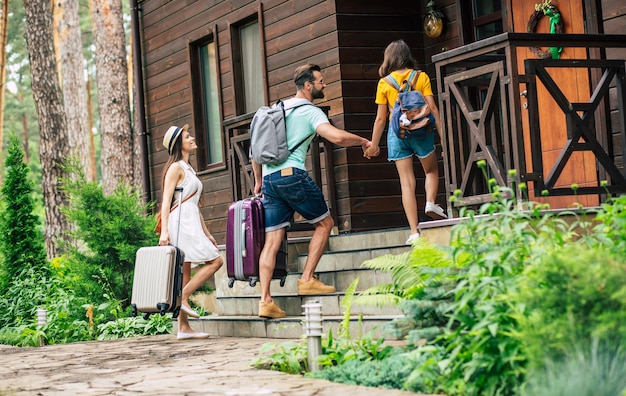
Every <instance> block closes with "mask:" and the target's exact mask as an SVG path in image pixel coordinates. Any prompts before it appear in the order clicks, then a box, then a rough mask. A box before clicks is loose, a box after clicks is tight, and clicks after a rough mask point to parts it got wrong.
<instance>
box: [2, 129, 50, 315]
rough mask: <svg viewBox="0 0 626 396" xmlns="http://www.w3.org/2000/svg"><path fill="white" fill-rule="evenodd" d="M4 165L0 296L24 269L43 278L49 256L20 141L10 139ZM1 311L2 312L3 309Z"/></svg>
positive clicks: (13, 138)
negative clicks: (35, 207) (2, 277)
mask: <svg viewBox="0 0 626 396" xmlns="http://www.w3.org/2000/svg"><path fill="white" fill-rule="evenodd" d="M10 142H11V144H10V146H9V147H8V156H7V159H6V162H5V172H6V177H5V179H4V183H3V185H2V190H1V191H2V201H3V210H2V211H1V212H0V251H2V256H3V258H4V262H3V271H2V272H3V273H4V282H2V283H1V284H0V292H2V294H4V293H6V292H7V290H8V289H9V287H10V283H11V282H12V281H14V280H16V279H18V278H19V276H20V273H21V272H22V271H23V270H24V269H25V268H33V269H34V270H35V272H37V273H40V274H41V275H42V276H43V275H44V273H45V268H46V252H45V249H44V243H43V235H42V234H41V232H40V230H39V228H38V226H39V218H38V217H37V216H36V215H34V214H33V208H34V203H33V196H32V195H33V183H32V181H31V180H30V173H29V169H28V167H27V166H26V164H25V163H24V153H23V151H22V148H21V146H20V143H19V141H18V140H17V138H16V137H15V136H11V139H10ZM0 309H1V308H0Z"/></svg>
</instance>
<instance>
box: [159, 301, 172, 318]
mask: <svg viewBox="0 0 626 396" xmlns="http://www.w3.org/2000/svg"><path fill="white" fill-rule="evenodd" d="M169 307H170V305H169V304H163V303H161V304H157V309H158V310H159V313H160V314H161V316H163V315H165V313H166V312H167V310H168V309H169Z"/></svg>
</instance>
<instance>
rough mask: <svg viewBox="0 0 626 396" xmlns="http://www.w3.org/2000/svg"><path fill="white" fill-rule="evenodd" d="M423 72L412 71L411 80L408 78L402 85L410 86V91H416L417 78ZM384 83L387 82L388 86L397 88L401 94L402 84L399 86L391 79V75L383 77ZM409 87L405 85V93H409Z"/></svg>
mask: <svg viewBox="0 0 626 396" xmlns="http://www.w3.org/2000/svg"><path fill="white" fill-rule="evenodd" d="M421 73H422V72H421V71H420V70H411V73H410V74H409V78H407V79H406V80H404V81H403V82H402V84H403V85H404V84H408V87H409V88H410V90H414V89H415V83H416V82H417V77H419V75H420V74H421ZM383 81H384V82H386V83H387V84H389V85H391V86H392V87H393V88H395V90H396V91H398V92H400V91H401V90H402V86H401V85H400V84H398V82H397V81H396V80H395V79H394V78H393V77H391V74H389V75H387V76H385V77H383ZM406 88H407V86H406V85H404V91H407V89H406Z"/></svg>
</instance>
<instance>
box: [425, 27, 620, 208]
mask: <svg viewBox="0 0 626 396" xmlns="http://www.w3.org/2000/svg"><path fill="white" fill-rule="evenodd" d="M538 46H542V47H549V46H555V47H563V48H564V49H567V48H584V49H586V51H587V57H588V58H589V59H581V60H572V59H556V60H552V59H524V62H523V65H524V72H523V73H520V72H519V71H518V70H519V68H518V64H519V63H518V57H519V56H522V55H523V54H525V53H526V49H527V48H532V47H538ZM616 47H621V48H626V35H587V34H536V33H503V34H500V35H497V36H494V37H490V38H488V39H485V40H481V41H478V42H475V43H472V44H469V45H466V46H463V47H459V48H455V49H453V50H450V51H446V52H443V53H441V54H437V55H435V56H433V58H432V59H433V62H434V63H435V68H436V78H437V86H438V91H439V106H440V113H441V115H442V124H443V125H442V126H443V129H444V130H443V131H442V145H443V147H444V176H445V182H446V193H447V196H448V197H449V196H451V195H453V194H454V192H455V191H457V190H460V192H461V199H460V200H455V203H454V204H453V203H450V202H449V203H448V213H449V214H450V215H451V216H454V215H455V212H456V205H477V204H481V203H484V202H488V201H490V200H491V199H492V196H491V194H490V193H489V186H488V181H487V180H484V178H483V177H482V174H481V173H482V172H481V171H480V170H479V168H478V167H477V165H476V163H477V162H478V161H481V160H484V161H485V163H486V170H487V172H488V177H489V178H490V179H495V180H496V182H497V184H498V185H500V186H508V185H510V183H511V182H517V183H516V185H519V182H531V183H534V191H535V195H536V196H538V195H540V194H542V195H543V194H546V193H547V194H548V195H572V194H573V191H572V190H571V189H570V188H562V187H561V188H559V187H557V186H556V180H557V179H558V177H559V176H560V175H561V173H562V171H563V169H564V167H565V165H566V164H567V161H568V160H569V159H570V158H571V157H572V154H573V153H574V152H576V151H585V152H589V153H591V154H593V156H594V157H595V159H596V163H597V165H596V166H597V175H598V185H597V186H585V187H581V188H579V189H578V190H577V191H576V193H577V194H581V195H584V194H603V193H605V192H606V191H607V190H608V191H609V192H611V193H623V192H626V178H625V173H624V167H623V161H624V159H626V132H625V131H626V112H624V105H625V103H626V75H625V72H624V70H625V69H624V60H606V59H594V58H603V57H604V56H602V55H601V54H603V53H604V51H605V49H606V48H616ZM518 49H523V51H518ZM546 68H550V70H552V71H554V70H558V69H559V68H583V69H586V70H587V71H588V76H589V81H590V88H591V92H592V93H591V95H590V99H589V100H588V101H587V102H581V103H574V102H570V101H569V100H568V99H567V98H566V97H565V95H564V94H563V93H562V91H561V89H560V88H559V86H558V85H557V84H556V83H554V80H553V79H552V77H551V76H550V73H549V72H547V71H546ZM538 81H540V82H541V84H542V85H543V86H544V87H545V88H546V90H547V91H548V94H549V95H550V96H551V98H553V99H552V100H554V101H555V102H556V103H557V104H558V107H559V108H560V110H561V111H562V112H563V114H564V115H565V118H566V129H567V139H566V142H565V143H564V145H563V147H562V148H561V152H560V154H559V156H558V158H557V160H556V162H555V164H554V165H553V166H552V167H551V169H550V170H549V171H548V172H546V173H547V174H544V163H543V158H542V144H541V142H542V134H544V137H545V133H549V131H541V129H540V127H539V126H540V123H539V116H540V111H539V108H538V102H537V82H538ZM611 84H613V85H611ZM594 87H595V88H594ZM610 87H612V88H611V89H613V88H614V89H615V92H616V97H617V100H616V102H617V107H618V108H617V109H613V111H612V117H613V129H615V128H618V129H619V130H612V128H611V121H610V120H609V119H608V117H607V110H608V103H610V94H609V88H610ZM524 96H525V97H526V99H527V103H524V108H527V109H528V111H527V115H524V114H523V113H524V112H522V111H521V109H522V98H523V97H524ZM523 117H527V118H526V119H525V120H523ZM616 118H617V119H616ZM524 121H527V122H528V131H529V133H530V139H529V140H527V141H529V142H530V147H529V149H530V150H529V151H527V150H525V148H524V142H525V140H524V133H523V122H524ZM614 147H616V149H614ZM527 152H529V155H530V158H527V154H526V153H527ZM617 157H621V158H622V167H621V169H620V168H618V166H617V165H616V158H617ZM527 163H528V164H530V165H531V168H527ZM513 169H515V170H516V172H509V171H510V170H513ZM601 180H606V183H602V185H601V184H600V181H601ZM604 184H606V185H604ZM518 196H521V194H520V195H518Z"/></svg>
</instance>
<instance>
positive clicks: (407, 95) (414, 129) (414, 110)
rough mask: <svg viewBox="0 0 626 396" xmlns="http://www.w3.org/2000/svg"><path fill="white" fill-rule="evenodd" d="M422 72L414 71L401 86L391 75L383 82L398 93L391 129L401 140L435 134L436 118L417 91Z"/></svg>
mask: <svg viewBox="0 0 626 396" xmlns="http://www.w3.org/2000/svg"><path fill="white" fill-rule="evenodd" d="M420 73H421V72H419V71H417V70H412V71H411V74H409V78H408V79H407V80H404V81H403V82H402V85H399V84H398V83H397V82H396V80H394V79H393V77H391V74H390V75H388V76H386V77H385V78H383V80H384V81H385V82H386V83H387V84H389V85H391V86H392V87H393V88H395V89H396V90H397V91H398V99H397V100H396V103H395V105H394V106H393V110H392V111H391V120H390V121H389V123H390V128H391V130H392V131H393V133H395V134H396V136H398V137H399V138H400V139H406V138H420V137H425V136H427V135H429V134H431V133H433V124H434V123H435V117H434V116H433V115H432V114H431V112H430V107H429V106H428V104H427V103H426V101H425V100H424V97H423V96H422V93H421V92H420V91H416V90H415V83H416V81H417V78H418V77H419V75H420Z"/></svg>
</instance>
